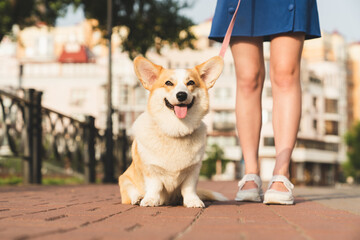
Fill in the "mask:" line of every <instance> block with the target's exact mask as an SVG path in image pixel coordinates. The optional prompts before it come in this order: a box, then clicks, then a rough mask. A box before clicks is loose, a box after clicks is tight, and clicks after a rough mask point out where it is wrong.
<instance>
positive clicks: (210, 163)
mask: <svg viewBox="0 0 360 240" xmlns="http://www.w3.org/2000/svg"><path fill="white" fill-rule="evenodd" d="M206 155H207V158H206V159H205V161H203V163H202V167H201V170H200V175H203V176H205V177H207V178H211V177H212V175H214V174H215V173H216V162H217V161H221V163H222V164H221V166H222V171H223V169H224V166H225V165H226V163H227V162H228V161H227V160H225V159H224V151H223V150H222V149H221V147H220V146H219V145H217V144H212V145H211V146H210V147H209V148H208V150H207V151H206Z"/></svg>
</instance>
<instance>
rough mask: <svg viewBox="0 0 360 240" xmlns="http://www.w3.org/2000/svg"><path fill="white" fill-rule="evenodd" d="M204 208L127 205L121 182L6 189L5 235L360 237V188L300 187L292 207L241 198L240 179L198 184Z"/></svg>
mask: <svg viewBox="0 0 360 240" xmlns="http://www.w3.org/2000/svg"><path fill="white" fill-rule="evenodd" d="M199 187H200V188H204V189H209V190H212V191H217V192H220V193H222V194H224V195H225V196H226V197H228V198H229V199H230V200H229V201H226V202H206V203H205V204H206V208H204V209H198V208H185V207H183V206H163V207H139V206H132V205H123V204H121V198H120V194H119V188H118V186H117V185H77V186H54V187H51V186H22V187H1V188H0V239H1V240H3V239H4V240H6V239H17V240H20V239H22V240H26V239H51V240H56V239H92V240H95V239H170V240H177V239H207V240H209V239H246V240H247V239H250V240H251V239H255V240H257V239H269V240H271V239H277V240H278V239H280V240H281V239H295V240H297V239H299V240H300V239H306V240H309V239H319V240H320V239H327V240H328V239H330V240H331V239H346V240H347V239H360V228H359V226H360V214H358V209H360V208H359V206H360V204H359V203H358V202H357V200H359V199H360V187H345V188H306V187H297V188H295V196H296V199H295V200H296V204H295V205H292V206H279V205H270V206H268V205H264V204H262V203H248V202H236V201H234V200H231V199H234V197H235V194H236V191H237V182H236V181H230V182H209V181H206V182H202V181H201V182H199Z"/></svg>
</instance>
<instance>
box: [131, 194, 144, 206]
mask: <svg viewBox="0 0 360 240" xmlns="http://www.w3.org/2000/svg"><path fill="white" fill-rule="evenodd" d="M141 199H142V197H141V196H138V197H136V198H133V199H131V204H132V205H139V204H140V201H141Z"/></svg>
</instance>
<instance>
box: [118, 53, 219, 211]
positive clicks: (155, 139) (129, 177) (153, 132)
mask: <svg viewBox="0 0 360 240" xmlns="http://www.w3.org/2000/svg"><path fill="white" fill-rule="evenodd" d="M134 66H135V73H136V75H137V77H138V78H139V79H140V81H141V83H142V84H143V86H144V87H145V88H146V89H147V90H149V91H150V95H149V99H148V105H147V111H145V112H144V113H143V114H141V115H140V116H139V117H138V119H137V120H136V121H135V123H134V125H133V131H134V136H135V139H134V143H133V146H132V158H133V161H132V164H131V165H130V167H129V168H128V169H127V170H126V172H125V173H124V174H122V175H121V176H120V177H119V185H120V192H121V197H122V203H124V204H140V205H141V206H159V205H164V204H166V205H167V204H179V203H181V201H183V202H182V203H183V204H184V206H186V207H204V203H203V202H202V201H201V200H200V198H199V197H198V194H197V192H196V186H197V182H198V176H199V171H200V167H201V163H202V157H203V154H204V151H205V144H206V126H205V124H204V123H203V122H202V118H203V117H204V115H205V114H206V113H207V112H208V110H209V97H208V89H209V88H211V87H212V86H213V85H214V83H215V81H216V79H217V78H218V77H219V76H220V74H221V71H222V68H223V60H222V58H221V57H213V58H211V59H210V60H208V61H206V62H204V63H203V64H200V65H198V66H196V67H194V68H193V69H186V70H176V69H164V68H162V67H161V66H158V65H156V64H153V63H152V62H150V61H149V60H147V59H145V58H143V57H137V58H136V59H135V60H134ZM169 82H171V84H172V85H171V84H170V83H169ZM178 92H185V93H187V98H186V100H183V101H180V100H179V99H178V98H177V95H176V94H177V93H178ZM165 99H166V100H167V101H168V103H170V107H169V105H167V104H165V102H166V101H165ZM179 101H180V102H179ZM171 106H173V109H175V108H176V107H177V108H176V109H180V108H181V109H182V110H181V111H182V114H178V112H176V111H175V110H172V109H171ZM183 106H186V109H187V111H185V113H184V107H183ZM186 109H185V110H186ZM175 113H176V114H175ZM199 195H200V196H201V197H202V198H203V200H224V199H225V198H224V197H223V196H222V195H220V194H217V193H212V192H210V191H201V194H200V193H199Z"/></svg>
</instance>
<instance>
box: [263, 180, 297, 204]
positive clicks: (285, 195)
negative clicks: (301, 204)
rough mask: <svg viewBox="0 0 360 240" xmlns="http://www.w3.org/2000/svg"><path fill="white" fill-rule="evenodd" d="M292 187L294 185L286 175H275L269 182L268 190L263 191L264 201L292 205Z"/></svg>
mask: <svg viewBox="0 0 360 240" xmlns="http://www.w3.org/2000/svg"><path fill="white" fill-rule="evenodd" d="M292 189H294V185H293V184H292V183H291V182H290V181H289V179H288V178H287V177H285V176H283V175H275V176H273V177H272V179H271V181H270V182H269V185H268V190H267V191H266V192H265V195H264V203H265V204H281V205H292V204H294V197H293V194H292Z"/></svg>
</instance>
